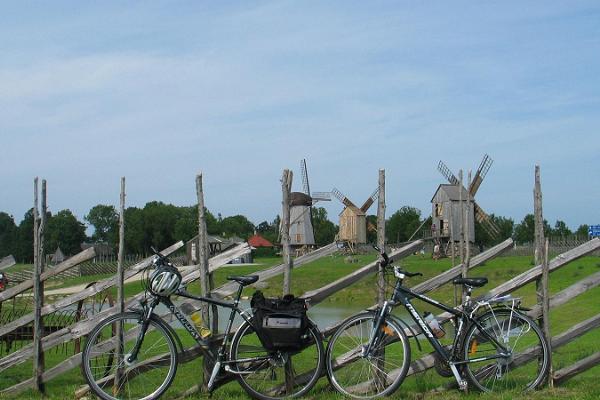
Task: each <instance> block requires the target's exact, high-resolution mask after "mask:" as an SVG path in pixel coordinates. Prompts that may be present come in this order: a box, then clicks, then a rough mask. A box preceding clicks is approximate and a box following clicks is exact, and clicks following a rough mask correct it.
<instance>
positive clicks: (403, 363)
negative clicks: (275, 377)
mask: <svg viewBox="0 0 600 400" xmlns="http://www.w3.org/2000/svg"><path fill="white" fill-rule="evenodd" d="M380 262H381V265H382V266H383V267H387V266H388V265H389V267H393V266H392V265H391V264H390V260H389V258H388V256H387V255H386V254H385V252H384V253H382V260H381V261H380ZM393 271H394V275H395V277H396V283H395V286H394V292H393V294H392V296H391V298H390V300H388V301H385V302H384V304H383V306H382V307H379V308H377V309H376V310H375V311H372V312H370V311H367V312H363V313H361V314H358V315H355V316H353V317H350V318H349V319H348V320H346V321H345V322H344V323H343V324H342V325H341V326H340V327H339V328H338V329H337V330H336V331H335V333H334V334H333V336H332V338H331V340H330V341H329V344H328V346H327V356H326V366H327V373H328V375H329V380H330V382H331V383H332V384H333V386H334V387H335V388H336V389H337V390H338V391H339V392H341V393H343V394H345V395H348V396H352V397H355V398H374V397H379V396H386V395H389V394H391V393H393V392H394V391H395V390H396V389H397V388H398V387H399V386H400V384H401V383H402V381H403V380H404V378H405V377H406V375H407V373H408V370H409V365H410V360H411V355H410V353H411V348H410V345H409V343H408V337H407V334H406V332H408V333H410V334H411V336H417V333H418V332H419V331H420V332H422V334H423V335H424V336H425V337H426V338H427V340H428V341H429V343H431V345H432V346H433V348H434V350H435V352H434V355H435V360H436V364H437V365H436V366H437V368H436V369H437V370H438V372H440V371H441V373H442V374H443V375H445V376H454V378H455V379H456V382H457V383H458V386H459V388H460V389H463V390H465V389H467V387H474V388H476V389H478V390H481V391H490V392H491V391H501V390H519V391H521V390H531V389H535V388H537V387H539V386H540V385H541V384H542V383H543V382H544V380H545V377H546V374H547V370H548V368H549V362H548V360H549V350H548V343H547V342H546V340H545V338H544V336H543V334H542V332H541V330H540V328H539V327H538V325H537V324H536V323H535V322H534V321H533V320H532V319H531V318H529V317H527V316H526V315H524V314H523V313H522V312H521V311H520V300H519V299H517V298H513V297H511V296H503V297H499V298H494V299H491V300H487V301H474V300H471V291H472V289H473V288H475V287H482V286H484V285H485V284H486V283H487V278H457V279H454V284H455V285H463V286H464V287H465V290H466V295H465V300H464V302H463V304H462V305H461V306H460V307H449V306H447V305H444V304H442V303H440V302H438V301H436V300H433V299H430V298H429V297H427V296H424V295H422V294H419V293H416V292H414V291H412V290H411V289H409V288H407V287H404V286H403V285H402V283H403V281H404V279H405V278H406V277H414V276H417V275H422V274H421V273H418V272H417V273H410V272H407V271H403V270H402V269H400V267H393ZM412 298H416V299H419V300H422V301H424V302H426V303H428V304H431V305H433V306H435V307H437V308H440V309H442V310H444V311H446V312H447V313H449V314H450V315H451V318H450V321H451V322H452V323H453V324H454V327H455V331H456V334H455V337H454V339H453V341H452V345H451V346H443V345H442V344H441V343H440V341H439V338H440V337H441V336H442V335H443V334H444V330H443V327H442V325H440V323H439V322H438V321H437V319H435V317H433V316H432V315H431V314H429V315H427V316H426V317H425V318H424V317H421V315H419V313H418V312H417V310H415V308H414V307H413V305H412V303H411V299H412ZM397 304H402V305H403V306H404V307H405V308H406V310H407V311H408V313H409V314H410V315H411V317H412V319H413V320H414V322H415V323H416V325H417V326H418V328H416V332H415V329H413V328H412V327H410V326H409V325H408V324H406V323H405V322H403V321H402V320H400V319H399V318H397V317H395V316H394V315H392V314H391V311H392V308H393V307H394V306H395V305H397ZM419 347H420V346H419ZM444 371H445V373H444Z"/></svg>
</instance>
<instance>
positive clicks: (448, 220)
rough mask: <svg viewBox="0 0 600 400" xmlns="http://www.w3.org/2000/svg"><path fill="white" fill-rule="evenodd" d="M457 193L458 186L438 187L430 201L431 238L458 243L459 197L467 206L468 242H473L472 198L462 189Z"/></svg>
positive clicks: (459, 222) (459, 232)
mask: <svg viewBox="0 0 600 400" xmlns="http://www.w3.org/2000/svg"><path fill="white" fill-rule="evenodd" d="M461 189H462V193H461V192H459V188H458V185H450V184H442V185H440V186H438V188H437V190H436V192H435V194H434V195H433V198H432V199H431V210H432V211H431V233H432V236H433V237H435V238H439V239H445V240H446V241H450V240H451V241H454V242H458V241H460V238H461V234H462V232H461V229H460V228H461V215H460V214H461V206H460V202H459V197H462V200H463V202H465V207H467V204H468V211H467V223H468V224H469V225H468V227H469V241H470V242H474V241H475V218H474V216H475V205H474V200H473V197H472V196H471V195H470V194H469V192H467V190H466V189H465V188H464V187H463V188H461Z"/></svg>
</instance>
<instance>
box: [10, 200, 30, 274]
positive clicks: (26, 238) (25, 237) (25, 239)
mask: <svg viewBox="0 0 600 400" xmlns="http://www.w3.org/2000/svg"><path fill="white" fill-rule="evenodd" d="M15 253H16V254H14V256H15V257H16V259H17V260H19V261H20V262H23V263H32V262H33V208H30V209H29V210H28V211H27V212H26V213H25V215H24V216H23V220H22V221H21V223H20V224H19V228H18V232H17V243H16V245H15Z"/></svg>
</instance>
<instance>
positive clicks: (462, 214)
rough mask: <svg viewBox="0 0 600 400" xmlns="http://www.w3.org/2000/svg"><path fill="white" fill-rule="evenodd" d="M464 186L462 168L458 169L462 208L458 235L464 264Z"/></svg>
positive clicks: (460, 254) (461, 259)
mask: <svg viewBox="0 0 600 400" xmlns="http://www.w3.org/2000/svg"><path fill="white" fill-rule="evenodd" d="M462 188H463V171H462V169H460V170H459V171H458V207H459V209H460V218H459V221H460V224H459V225H460V235H458V238H459V244H458V245H459V247H458V254H459V256H460V262H461V263H462V264H464V262H465V243H464V239H465V220H464V218H465V217H464V215H465V205H464V204H463V198H462V192H463V190H462Z"/></svg>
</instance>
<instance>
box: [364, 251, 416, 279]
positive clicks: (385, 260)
mask: <svg viewBox="0 0 600 400" xmlns="http://www.w3.org/2000/svg"><path fill="white" fill-rule="evenodd" d="M373 248H375V250H377V251H378V252H379V253H380V255H381V258H382V260H380V261H379V265H381V268H385V267H387V266H388V265H391V262H392V261H391V260H390V258H389V257H388V255H387V253H386V252H385V251H381V249H380V248H379V247H377V246H375V245H373ZM401 272H402V273H403V274H404V275H406V276H408V277H409V278H411V277H413V276H423V274H422V273H420V272H408V271H402V270H401Z"/></svg>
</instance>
